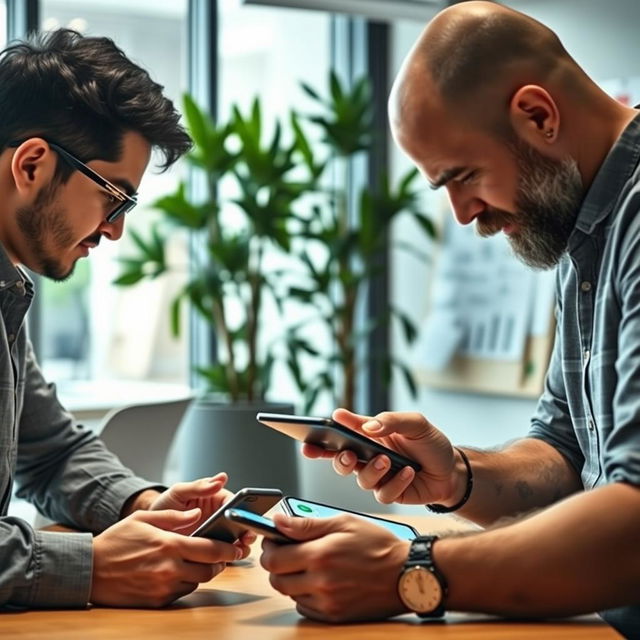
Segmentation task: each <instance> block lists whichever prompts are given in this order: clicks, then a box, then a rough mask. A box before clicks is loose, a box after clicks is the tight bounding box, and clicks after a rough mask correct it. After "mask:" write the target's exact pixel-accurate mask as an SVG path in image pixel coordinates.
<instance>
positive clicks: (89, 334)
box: [40, 0, 189, 407]
mask: <svg viewBox="0 0 640 640" xmlns="http://www.w3.org/2000/svg"><path fill="white" fill-rule="evenodd" d="M58 27H69V28H72V29H76V30H78V31H80V32H82V33H84V34H87V35H101V36H102V35H104V36H108V37H111V38H113V39H114V41H115V42H116V44H117V45H118V46H119V47H120V48H121V49H123V51H124V52H125V53H126V54H127V56H128V57H130V58H131V59H132V60H134V61H135V62H136V63H138V64H140V65H141V66H143V67H144V68H145V69H147V70H148V71H149V73H150V74H151V76H152V77H153V78H154V80H156V81H157V82H159V83H160V84H162V85H164V87H165V91H166V93H167V95H168V96H169V97H170V98H171V99H172V100H173V101H174V102H175V103H176V105H178V106H180V105H181V103H182V93H183V92H184V91H185V90H186V87H187V49H186V33H187V0H138V1H137V2H135V3H132V2H129V1H125V0H93V1H92V2H86V1H84V0H43V1H42V3H41V28H42V30H44V31H46V30H51V29H56V28H58ZM183 171H184V169H183V167H181V166H180V163H178V166H175V167H172V169H170V170H169V171H168V172H165V173H163V174H160V173H158V171H157V169H156V167H155V163H154V159H153V158H152V161H151V164H150V167H149V170H148V171H147V174H146V175H145V177H144V179H143V181H142V184H141V185H140V188H139V193H140V196H139V203H140V204H139V205H138V207H137V208H136V209H135V211H134V212H132V213H131V215H130V216H128V218H127V221H126V227H125V233H124V235H123V237H122V239H121V240H120V241H119V242H117V243H112V242H108V241H104V242H103V243H101V244H100V247H99V249H97V250H96V251H94V252H93V253H92V255H91V257H90V258H89V259H86V260H80V261H79V262H78V263H77V265H76V270H75V273H74V275H73V277H71V278H70V279H69V280H67V281H66V282H62V283H59V282H52V281H48V280H45V279H44V278H43V279H41V281H40V300H41V318H42V320H41V323H40V324H41V327H42V335H41V352H40V360H41V362H42V366H43V370H44V373H45V375H46V376H47V377H48V378H49V379H52V380H55V381H56V382H57V383H58V385H59V386H60V391H61V395H62V396H63V397H64V399H65V400H67V401H69V402H70V404H71V406H72V407H73V405H74V404H76V405H77V402H74V400H73V398H74V396H75V395H76V392H78V393H80V394H81V395H84V393H83V391H82V390H83V389H84V388H85V387H86V384H85V382H86V381H94V382H95V381H100V383H101V384H99V385H95V384H92V385H91V396H92V398H94V401H95V403H96V404H100V397H99V394H100V390H103V392H104V393H105V398H104V402H105V404H109V403H112V402H113V399H114V398H117V399H118V401H122V400H123V395H122V394H123V393H124V394H125V401H126V397H127V391H130V392H131V394H132V399H133V398H135V399H136V400H139V399H140V397H141V394H142V395H145V393H146V390H148V387H149V383H172V384H177V385H178V384H186V383H187V380H188V367H189V363H188V354H189V350H188V347H187V344H188V335H186V333H185V334H184V335H182V336H181V337H180V339H175V338H173V337H172V336H171V334H170V329H169V303H170V300H171V299H172V297H173V294H174V292H175V291H176V290H177V285H178V284H179V283H176V282H175V281H173V282H172V281H171V280H170V279H159V280H158V281H155V282H145V283H141V284H138V285H136V286H135V287H126V288H121V287H116V286H114V285H113V284H112V282H113V280H114V279H115V277H116V276H117V275H118V273H119V270H120V268H119V263H118V258H119V257H123V256H126V255H127V251H128V249H129V248H130V247H131V244H130V243H131V236H130V234H128V233H127V231H128V230H129V229H131V228H136V229H140V230H141V232H144V231H145V228H146V227H148V226H149V225H150V224H151V222H152V221H153V219H154V215H157V214H155V213H154V211H153V209H152V207H151V204H152V203H153V201H154V200H155V199H156V198H158V197H159V196H161V195H164V194H167V193H170V192H171V191H172V190H173V189H174V188H175V186H176V184H177V182H178V180H179V179H180V178H181V176H182V172H183ZM183 245H184V243H178V244H177V245H176V246H172V247H170V248H169V250H170V251H176V252H181V253H182V254H183V255H184V260H185V263H186V262H187V260H188V253H187V247H186V246H183ZM185 324H187V325H188V323H185ZM115 381H128V382H127V384H126V386H125V385H122V384H120V385H117V386H115ZM136 381H138V382H139V383H140V384H137V385H136V384H135V382H136ZM164 392H166V389H165V388H164V387H163V393H164ZM69 394H71V395H69ZM96 394H98V395H96ZM134 394H135V395H134ZM94 401H92V402H94Z"/></svg>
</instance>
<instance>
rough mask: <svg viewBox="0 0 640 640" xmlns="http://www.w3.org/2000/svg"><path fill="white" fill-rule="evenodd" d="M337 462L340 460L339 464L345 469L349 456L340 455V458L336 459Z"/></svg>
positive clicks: (346, 454)
mask: <svg viewBox="0 0 640 640" xmlns="http://www.w3.org/2000/svg"><path fill="white" fill-rule="evenodd" d="M338 460H340V463H341V464H343V465H345V467H346V466H347V465H348V464H349V454H348V453H341V454H340V457H339V458H338Z"/></svg>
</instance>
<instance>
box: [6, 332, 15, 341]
mask: <svg viewBox="0 0 640 640" xmlns="http://www.w3.org/2000/svg"><path fill="white" fill-rule="evenodd" d="M15 339H16V337H15V335H13V333H10V334H9V335H8V336H7V340H8V341H9V342H13V341H14V340H15Z"/></svg>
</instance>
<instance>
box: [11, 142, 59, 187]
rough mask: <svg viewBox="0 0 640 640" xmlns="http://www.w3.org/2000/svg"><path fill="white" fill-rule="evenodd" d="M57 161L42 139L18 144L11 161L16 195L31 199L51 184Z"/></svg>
mask: <svg viewBox="0 0 640 640" xmlns="http://www.w3.org/2000/svg"><path fill="white" fill-rule="evenodd" d="M57 161H58V158H57V156H56V154H55V152H54V151H53V150H52V149H51V147H49V145H48V143H47V141H46V140H43V139H42V138H29V139H28V140H25V141H24V142H23V143H22V144H20V145H19V146H18V147H17V148H16V150H15V152H14V154H13V158H12V159H11V174H12V176H13V180H14V183H15V187H16V191H17V192H18V194H19V195H20V196H22V197H23V198H25V199H31V198H33V197H35V195H37V194H38V193H39V191H40V189H42V188H43V187H46V186H47V185H48V184H51V181H52V180H53V177H54V175H55V170H56V166H57Z"/></svg>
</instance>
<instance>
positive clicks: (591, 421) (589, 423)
mask: <svg viewBox="0 0 640 640" xmlns="http://www.w3.org/2000/svg"><path fill="white" fill-rule="evenodd" d="M587 428H588V429H589V431H593V430H594V429H595V428H596V425H595V424H593V420H592V419H591V418H589V420H587Z"/></svg>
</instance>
